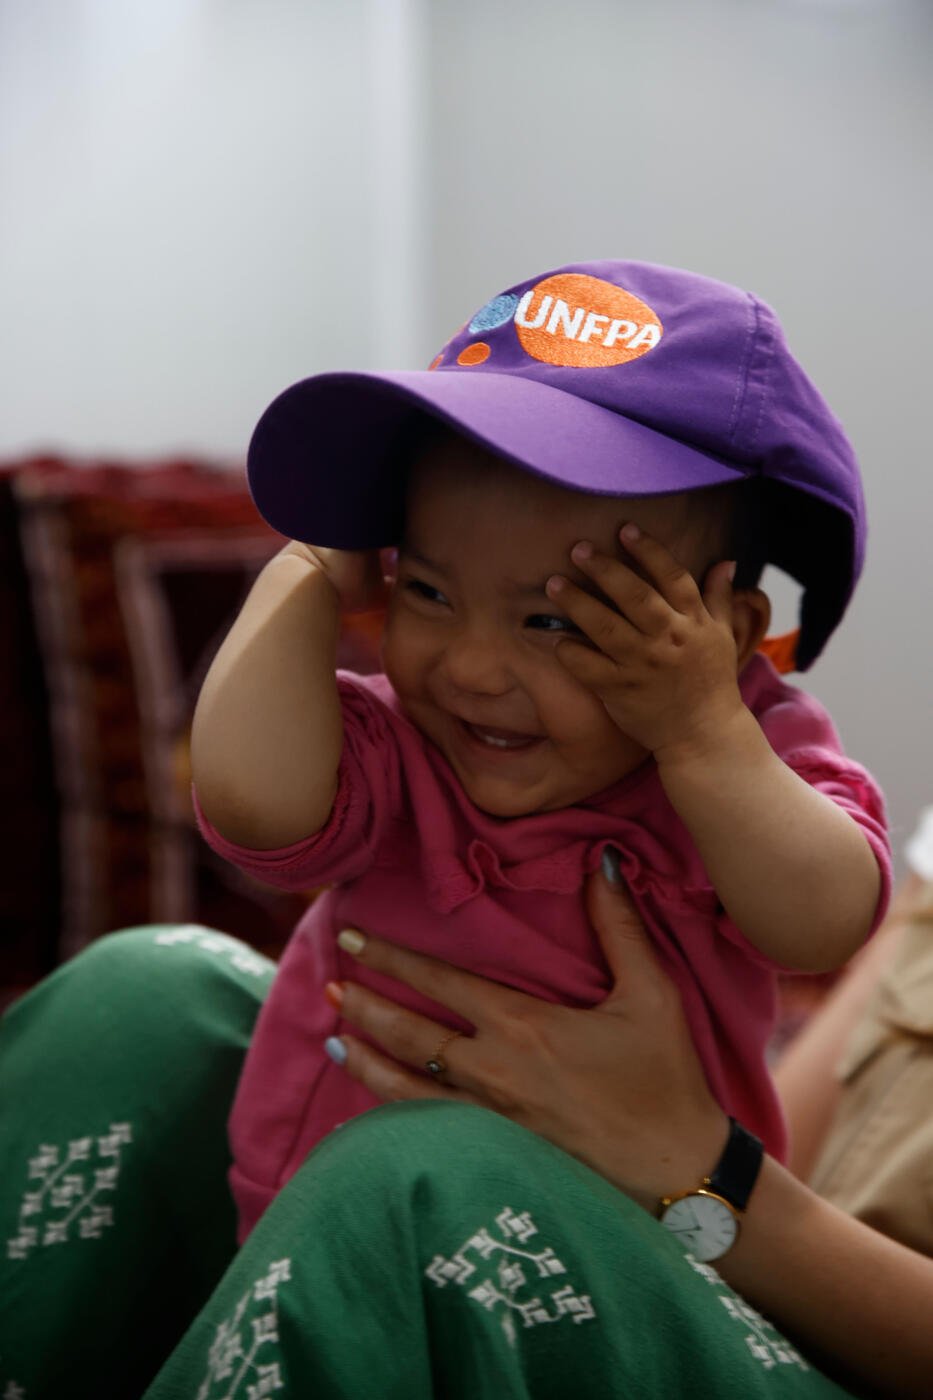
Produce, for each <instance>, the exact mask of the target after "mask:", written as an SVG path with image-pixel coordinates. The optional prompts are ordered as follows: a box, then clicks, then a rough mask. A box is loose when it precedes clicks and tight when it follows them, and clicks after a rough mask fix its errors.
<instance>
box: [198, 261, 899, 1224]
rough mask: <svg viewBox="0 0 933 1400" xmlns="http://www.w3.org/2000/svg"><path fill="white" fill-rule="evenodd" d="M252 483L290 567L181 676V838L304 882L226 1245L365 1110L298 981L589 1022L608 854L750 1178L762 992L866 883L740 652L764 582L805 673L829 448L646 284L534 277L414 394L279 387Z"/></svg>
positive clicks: (823, 733) (734, 310)
mask: <svg viewBox="0 0 933 1400" xmlns="http://www.w3.org/2000/svg"><path fill="white" fill-rule="evenodd" d="M249 472H250V483H251V489H252V491H253V494H254V497H255V500H256V502H257V505H258V507H259V509H260V510H261V511H262V513H263V514H264V515H265V517H266V518H267V519H268V520H269V521H270V522H271V523H272V524H273V525H274V526H275V527H276V528H278V529H279V530H281V531H282V532H283V533H285V534H287V535H288V536H290V537H292V538H293V541H294V542H293V543H291V544H289V545H287V546H286V548H285V549H284V550H283V551H282V552H281V553H280V554H279V555H277V556H276V558H275V559H273V560H272V561H271V562H270V564H269V565H267V567H266V568H265V570H264V571H263V573H262V575H261V576H260V578H259V579H258V580H257V583H256V585H255V587H254V588H253V591H252V593H251V594H250V597H249V598H248V599H247V602H246V603H245V605H244V607H243V610H242V612H241V614H240V616H239V618H238V619H237V621H236V622H235V624H234V626H233V628H232V630H231V632H230V634H229V636H228V637H227V639H226V641H225V642H224V645H223V646H222V648H221V650H220V652H219V653H218V656H217V658H216V660H215V662H214V665H213V667H212V668H211V671H210V673H209V675H208V677H207V680H206V681H205V685H204V688H203V691H202V694H201V697H200V700H199V704H198V711H197V714H196V717H195V726H194V733H193V761H194V775H195V784H196V794H197V795H196V801H197V803H198V813H199V819H200V820H201V823H202V827H203V830H204V832H205V834H206V836H207V839H208V840H209V841H210V842H211V843H212V845H213V846H214V847H215V849H216V850H218V851H220V852H222V853H223V854H224V855H226V856H228V857H229V858H230V859H231V860H234V861H235V862H237V864H239V865H240V866H241V867H242V868H243V869H244V870H246V871H248V872H249V873H250V874H253V875H255V876H257V877H258V878H260V879H262V880H265V881H268V882H270V883H274V884H278V885H280V886H282V887H284V888H287V889H310V888H312V887H314V886H319V885H325V884H326V885H329V886H330V888H329V889H328V890H327V891H326V892H325V893H324V894H323V895H321V896H320V897H319V898H318V899H317V900H316V901H315V902H314V904H313V905H312V907H311V908H310V909H309V911H308V913H307V915H306V916H305V917H304V919H303V920H302V921H301V923H300V924H299V926H298V928H297V930H296V932H295V934H294V936H293V938H292V939H291V941H290V943H289V946H288V948H287V950H286V952H285V955H284V957H283V960H282V964H281V967H280V969H279V972H278V974H277V976H276V979H275V982H274V984H273V988H272V991H271V993H270V996H269V999H268V1001H267V1003H266V1005H265V1007H264V1009H263V1011H262V1013H261V1015H260V1018H259V1022H258V1026H257V1030H256V1034H255V1037H254V1040H253V1043H252V1045H251V1048H250V1050H249V1053H248V1056H247V1060H246V1066H245V1069H244V1073H243V1076H242V1079H241V1082H240V1087H239V1091H238V1095H237V1099H236V1103H235V1106H234V1110H233V1115H232V1118H231V1143H232V1150H233V1157H234V1165H233V1168H232V1173H231V1182H232V1186H233V1190H234V1194H235V1196H236V1199H237V1203H238V1208H239V1212H240V1227H241V1236H242V1235H245V1234H246V1233H247V1232H248V1230H249V1229H250V1228H251V1226H252V1224H253V1223H254V1222H255V1220H256V1219H257V1217H258V1215H259V1214H260V1213H261V1211H262V1210H263V1209H264V1207H265V1206H266V1205H267V1204H268V1202H269V1201H270V1200H271V1199H272V1197H273V1196H274V1195H275V1193H276V1192H277V1191H278V1190H279V1189H280V1187H281V1186H282V1185H283V1184H284V1182H285V1181H286V1180H288V1178H289V1177H290V1176H291V1175H292V1174H293V1173H294V1171H296V1170H297V1168H298V1167H299V1166H300V1165H301V1163H302V1161H303V1160H304V1159H305V1157H306V1156H307V1153H308V1151H309V1149H310V1148H311V1147H312V1146H313V1145H314V1144H315V1143H316V1142H317V1141H318V1140H319V1139H320V1138H321V1137H322V1136H323V1135H324V1134H326V1133H327V1132H329V1131H330V1129H331V1128H333V1127H334V1126H335V1125H336V1124H338V1123H340V1122H341V1121H343V1120H344V1119H346V1118H348V1117H350V1116H352V1115H353V1114H355V1113H358V1112H360V1111H362V1110H363V1109H365V1108H368V1107H370V1106H372V1104H373V1103H374V1100H373V1099H372V1097H371V1096H370V1095H369V1093H368V1092H367V1091H366V1090H365V1089H364V1088H363V1087H362V1086H361V1085H360V1084H358V1083H355V1082H352V1081H350V1080H349V1078H348V1077H347V1076H346V1075H345V1073H344V1072H343V1071H342V1070H341V1069H340V1068H339V1067H338V1066H336V1065H334V1064H333V1063H331V1061H330V1060H329V1059H328V1058H327V1056H326V1054H325V1052H324V1043H325V1041H326V1040H327V1039H328V1037H330V1036H333V1035H338V1034H339V1033H340V1030H341V1022H340V1018H339V1012H338V1011H337V1010H336V1009H335V1008H334V1007H333V1006H332V1005H331V1004H330V1003H329V1002H328V1001H327V999H326V998H325V996H324V987H325V985H326V983H327V982H329V981H339V980H340V979H341V978H343V977H345V976H348V975H352V976H353V977H354V978H355V979H357V980H359V981H365V982H367V983H368V984H369V985H371V986H373V987H375V988H376V989H377V990H380V991H382V992H384V993H386V994H387V995H389V996H391V997H393V998H395V999H396V1000H398V1001H401V1002H403V1003H404V1004H406V1005H409V1006H412V1007H415V1008H416V1009H419V1010H422V1011H424V1012H425V1013H426V1014H428V1015H431V1016H434V1017H438V1016H439V1013H438V1011H437V1008H435V1007H434V1006H432V1005H431V1004H430V1003H428V1002H425V1001H424V999H419V998H418V996H417V995H416V994H415V993H413V992H412V991H411V990H410V989H407V988H405V989H402V988H399V987H398V986H396V985H394V984H389V985H387V984H386V983H385V981H384V980H381V979H380V978H379V977H378V975H377V974H375V973H373V972H371V971H370V970H368V969H367V968H366V967H365V966H363V965H360V964H358V963H355V962H352V963H351V960H349V959H347V958H346V955H345V954H343V953H342V952H341V950H340V949H339V948H338V946H337V943H336V934H337V933H338V932H339V930H340V929H341V928H344V927H346V926H356V927H359V928H361V929H364V930H367V931H369V932H371V933H377V934H379V935H380V936H382V937H385V938H390V939H394V940H396V941H398V942H400V943H403V944H405V945H407V946H409V947H411V948H415V949H420V950H424V951H427V952H431V953H433V954H435V955H437V956H440V957H444V958H447V959H448V960H449V961H451V962H454V963H457V964H459V965H460V966H463V967H467V968H469V969H471V970H473V971H476V972H478V973H482V974H484V975H486V976H491V977H494V978H496V979H498V980H499V981H502V982H505V983H508V984H510V985H513V986H515V987H518V988H520V989H523V990H526V991H529V992H532V993H535V994H537V995H539V996H543V997H547V998H550V999H552V1000H555V1001H562V1002H565V1003H567V1004H569V1005H575V1006H584V1005H591V1004H594V1003H596V1002H598V1001H599V1000H601V998H602V997H603V996H604V995H605V993H606V990H607V987H608V973H607V969H606V967H605V965H604V962H603V960H602V958H601V956H600V953H599V950H598V946H597V942H596V939H595V936H594V934H593V932H592V930H591V929H590V927H589V924H588V921H587V918H586V912H585V908H584V902H583V898H582V890H583V885H584V882H585V880H586V877H587V875H588V873H589V872H591V871H592V870H594V869H595V868H596V866H597V865H598V864H599V861H600V859H601V857H602V854H603V851H604V850H605V849H606V848H607V847H612V848H613V849H614V850H615V851H616V852H617V853H618V858H619V861H620V865H621V871H622V874H623V877H624V879H625V881H626V884H627V886H628V888H629V890H630V891H631V894H632V896H633V898H634V900H635V902H636V904H637V906H638V908H639V911H640V913H641V915H642V917H643V918H644V920H645V923H646V925H647V927H648V929H649V930H650V932H651V934H652V936H653V938H654V940H655V943H656V947H657V951H658V955H659V957H660V959H661V961H662V963H663V965H664V966H665V968H666V970H667V971H668V972H669V973H670V975H671V976H672V977H673V978H674V979H675V981H676V982H677V984H678V987H679V989H680V992H681V995H682V997H683V1001H684V1006H685V1009H686V1014H687V1017H688V1019H689V1022H690V1026H691V1030H692V1033H693V1035H694V1038H695V1040H696V1044H697V1047H698V1049H699V1051H700V1054H701V1056H702V1059H703V1063H704V1067H705V1070H706V1074H707V1077H708V1079H709V1082H710V1085H711V1087H712V1089H713V1092H714V1093H715V1094H716V1096H717V1097H718V1099H719V1101H720V1102H721V1104H722V1105H723V1107H724V1108H725V1109H726V1111H727V1112H728V1113H730V1114H732V1115H733V1116H735V1117H736V1118H738V1119H739V1120H741V1122H742V1123H743V1124H744V1125H745V1126H746V1127H747V1128H748V1129H750V1130H751V1131H753V1132H754V1133H756V1134H757V1135H758V1136H760V1137H761V1138H762V1139H763V1140H764V1143H765V1146H766V1147H767V1149H768V1150H769V1151H770V1152H772V1153H774V1154H776V1155H778V1156H780V1155H781V1154H782V1152H783V1149H784V1135H783V1126H782V1120H781V1115H780V1110H779V1107H778V1103H777V1099H776V1096H775V1093H774V1090H773V1088H772V1085H771V1082H770V1078H769V1075H768V1072H767V1069H766V1065H765V1048H766V1044H767V1041H768V1038H769V1034H770V1032H771V1029H772V1026H773V1019H774V1011H775V974H776V970H777V969H779V968H797V969H802V970H820V969H828V968H833V967H837V966H838V965H839V964H840V963H842V962H844V961H845V959H846V958H848V957H849V955H850V954H851V953H853V952H854V951H855V950H856V949H857V948H858V947H859V946H860V945H861V944H862V943H863V942H864V940H865V939H866V937H867V936H868V935H869V933H870V932H871V931H872V930H873V929H874V927H875V926H876V925H877V923H878V921H879V919H880V917H881V915H882V913H883V911H884V907H885V904H886V900H887V895H888V888H889V879H890V870H889V856H888V849H887V844H886V838H885V830H884V813H883V804H882V799H881V796H880V794H879V792H878V790H877V788H876V786H875V784H874V783H873V781H872V779H871V778H870V777H869V775H868V774H867V773H866V772H865V771H864V769H862V768H861V767H859V766H858V765H857V764H855V763H854V762H852V761H851V760H850V759H848V758H847V757H846V755H845V754H844V753H843V752H842V749H841V746H840V743H839V740H838V738H837V736H836V733H835V731H834V729H833V726H832V724H831V722H830V720H829V718H828V717H827V715H826V714H825V712H824V711H823V710H822V709H821V707H820V706H819V705H818V704H817V703H816V702H815V701H814V700H812V699H811V698H809V697H808V696H806V695H805V694H804V693H803V692H802V691H800V690H798V689H795V688H792V687H790V686H788V685H787V684H785V683H784V682H783V681H781V679H780V678H779V676H778V674H777V672H776V671H775V669H774V668H773V667H772V665H771V663H770V662H769V661H768V660H767V659H766V658H765V657H764V656H763V655H762V654H761V652H760V651H759V647H760V645H761V643H762V641H763V639H764V636H765V632H766V630H767V627H768V623H769V620H770V609H769V604H768V600H767V598H766V596H765V594H764V593H763V592H762V591H761V589H760V588H759V586H758V584H759V578H760V574H761V570H762V568H763V566H764V565H765V563H768V562H770V563H773V564H776V565H778V566H779V567H781V568H783V569H784V570H785V571H786V572H788V573H789V574H791V575H792V576H793V577H795V578H796V579H797V580H798V581H799V582H800V584H801V585H802V589H803V592H802V603H801V626H800V629H799V634H798V636H797V641H796V651H795V664H796V665H797V667H798V668H799V669H804V668H806V667H807V666H809V665H810V663H811V662H812V661H813V660H814V659H815V658H816V656H817V655H818V654H819V652H820V650H821V649H822V647H823V645H824V643H825V642H826V640H827V638H828V637H829V635H830V634H831V632H832V631H833V629H834V628H835V626H836V625H837V623H838V622H839V620H840V618H841V616H842V614H843V612H844V610H845V607H846V605H847V603H848V600H849V598H850V596H851V593H852V590H853V588H854V585H855V582H856V580H857V577H858V574H859V572H860V569H861V564H862V557H863V551H864V508H863V502H862V494H861V488H860V484H859V477H858V470H857V466H856V464H855V461H854V458H853V455H852V451H851V448H850V446H849V444H848V442H847V440H846V438H845V436H844V435H843V433H842V430H841V428H840V427H839V425H838V423H837V422H836V420H835V419H834V418H833V416H832V415H831V413H830V411H829V410H828V408H827V407H826V405H825V403H824V402H823V400H822V399H821V398H820V396H819V395H818V393H817V391H816V390H815V389H814V387H813V386H812V384H811V383H810V381H809V380H808V379H807V377H806V376H805V375H804V373H803V371H802V370H801V368H800V367H799V365H798V364H797V363H796V361H795V360H794V359H793V358H792V356H791V354H790V352H789V350H788V348H787V346H786V343H785V340H784V337H783V334H782V332H781V330H780V327H779V326H778V324H777V322H776V320H775V317H774V315H773V313H772V312H771V311H770V310H769V309H768V308H767V307H766V306H764V305H763V304H762V303H760V302H759V301H757V300H756V299H755V298H753V297H751V296H749V295H747V294H746V293H743V292H741V291H738V290H736V289H735V288H732V287H728V286H725V285H723V284H721V283H718V282H714V281H711V280H709V279H706V278H703V277H699V276H696V275H693V274H690V273H687V272H683V271H678V270H675V269H672V268H663V267H657V266H651V265H647V264H641V263H634V262H602V263H590V264H577V265H574V266H571V267H566V268H562V269H559V270H558V271H556V272H554V273H550V274H546V275H544V276H541V277H536V278H532V279H530V280H529V281H527V282H523V283H521V284H520V285H518V286H516V287H514V288H513V289H511V290H510V291H508V292H505V293H502V294H501V295H499V296H496V297H495V298H494V299H493V300H492V301H490V302H488V303H487V304H486V305H485V306H484V307H483V308H482V309H481V310H480V311H478V312H477V313H476V315H475V316H474V317H473V318H472V320H471V321H470V322H469V324H468V325H467V326H465V327H464V328H463V329H462V330H461V331H460V332H458V334H457V335H455V336H454V338H453V340H451V341H450V343H449V344H448V345H447V346H445V348H444V349H443V350H442V351H441V353H440V354H439V355H438V356H437V358H436V359H435V360H434V362H433V364H432V366H431V370H430V372H429V371H420V372H408V373H396V374H325V375H318V376H316V377H314V378H312V379H308V380H305V381H303V382H301V383H299V384H296V385H294V386H293V387H292V388H291V389H288V390H287V391H286V392H285V393H284V394H282V395H281V396H280V397H279V398H278V399H277V400H276V401H275V402H274V403H273V404H272V405H271V407H270V408H269V409H268V410H267V411H266V413H265V414H264V415H263V417H262V419H261V421H260V423H259V425H258V427H257V429H256V432H255V434H254V437H253V441H252V443H251V446H250V455H249ZM297 541H307V542H308V543H298V542H297ZM390 546H393V547H396V548H397V565H396V570H395V576H394V578H393V579H392V580H391V583H390V585H389V587H388V591H387V594H386V590H385V585H384V582H383V577H382V568H381V560H380V554H379V550H380V549H382V548H387V547H390ZM383 601H384V602H385V605H386V618H385V628H384V637H383V653H382V659H383V673H382V674H379V675H376V676H356V675H351V674H348V673H337V674H336V675H335V651H336V643H337V635H338V627H339V616H340V612H341V609H342V608H343V609H346V608H350V609H352V608H367V607H372V606H374V605H375V604H381V603H382V602H383ZM441 1019H443V1018H441ZM447 1019H448V1020H450V1017H449V1015H448V1016H447ZM457 1028H458V1029H465V1027H462V1026H459V1027H457ZM619 1073H620V1074H625V1073H626V1066H625V1065H620V1066H619Z"/></svg>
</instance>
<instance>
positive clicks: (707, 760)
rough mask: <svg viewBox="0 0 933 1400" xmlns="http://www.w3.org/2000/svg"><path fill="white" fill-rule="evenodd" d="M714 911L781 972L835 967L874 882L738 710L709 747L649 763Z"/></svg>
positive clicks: (846, 836)
mask: <svg viewBox="0 0 933 1400" xmlns="http://www.w3.org/2000/svg"><path fill="white" fill-rule="evenodd" d="M658 768H659V772H660V776H661V781H662V782H663V784H664V788H665V791H666V792H667V795H668V797H669V798H670V801H671V803H672V805H673V806H674V808H675V810H676V811H677V813H678V815H679V816H680V818H681V820H682V821H683V822H684V823H685V825H686V826H687V827H688V829H689V831H690V833H691V835H692V836H693V839H694V841H695V843H696V846H697V849H698V850H699V852H700V855H701V857H702V858H703V862H704V864H705V866H706V869H707V871H708V873H709V877H710V880H711V882H712V884H713V887H714V888H715V890H716V893H717V894H718V895H719V898H720V899H721V901H722V903H723V906H724V907H725V909H726V911H727V913H728V914H729V916H730V917H731V919H732V920H733V922H734V923H735V924H736V925H737V926H738V927H739V928H740V929H741V931H742V933H743V934H744V935H745V936H746V938H748V939H749V940H750V941H751V942H752V943H754V944H755V946H756V947H757V948H759V949H760V950H761V951H762V952H763V953H765V954H766V955H767V956H768V957H770V958H773V959H775V960H776V961H777V962H780V963H782V964H784V965H785V966H788V967H795V968H799V969H801V970H806V971H816V972H819V971H825V970H827V969H829V968H833V967H838V966H839V965H840V964H841V963H843V962H845V961H846V959H847V958H849V957H850V956H851V955H852V954H853V953H854V952H855V951H856V950H857V949H858V948H859V947H860V946H861V945H862V943H863V942H864V941H865V939H866V938H867V936H868V933H869V931H870V929H871V926H872V923H873V922H874V917H875V911H876V908H877V904H878V896H879V893H880V888H881V874H880V871H879V868H878V863H877V860H876V859H875V855H874V853H873V851H872V849H871V846H870V845H869V843H868V840H867V839H866V837H865V835H864V833H863V832H862V830H861V829H860V827H859V826H858V824H857V823H856V822H855V821H853V819H852V818H851V817H850V816H849V814H848V813H847V812H845V811H844V810H843V809H842V808H841V807H839V806H837V805H836V803H835V802H833V801H832V799H831V798H829V797H826V796H825V795H824V794H823V793H821V792H817V791H816V790H815V789H814V788H812V787H810V785H809V784H808V783H807V782H806V781H805V780H804V779H803V778H801V777H800V776H799V774H797V773H795V772H794V771H793V769H791V768H789V767H788V766H787V764H786V763H784V762H783V760H782V759H780V758H779V757H778V755H777V754H776V753H775V752H774V750H773V749H772V748H771V746H770V744H769V743H768V740H767V739H766V737H765V735H764V734H763V732H762V730H761V727H760V726H759V724H758V721H757V720H756V719H755V717H754V715H753V714H752V713H751V712H750V711H749V710H748V709H746V708H745V706H744V705H743V706H742V707H741V708H740V709H738V710H737V711H736V713H735V716H734V720H733V722H732V723H731V724H729V725H727V726H725V727H724V728H723V729H722V730H721V731H720V732H719V733H718V734H717V735H716V736H715V741H713V742H710V743H707V744H701V745H700V746H698V747H691V746H690V745H687V746H685V747H683V748H680V749H678V748H676V747H675V748H673V749H671V750H669V751H668V752H666V753H665V754H664V755H662V757H661V759H660V761H659V764H658Z"/></svg>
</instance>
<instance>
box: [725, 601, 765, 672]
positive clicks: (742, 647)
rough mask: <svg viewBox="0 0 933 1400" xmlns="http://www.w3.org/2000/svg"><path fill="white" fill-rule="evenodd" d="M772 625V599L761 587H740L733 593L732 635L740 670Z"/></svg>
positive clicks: (753, 653)
mask: <svg viewBox="0 0 933 1400" xmlns="http://www.w3.org/2000/svg"><path fill="white" fill-rule="evenodd" d="M770 626H771V599H770V598H769V597H768V595H767V593H765V592H764V590H763V589H761V588H738V589H736V591H735V592H734V593H733V595H732V635H733V637H735V646H736V651H737V652H738V667H739V671H741V670H742V668H743V667H744V666H745V663H746V662H747V661H749V660H750V659H751V658H752V657H753V656H754V655H755V652H756V651H757V650H758V648H759V647H760V646H761V643H762V642H763V641H764V638H765V636H766V634H767V631H768V628H769V627H770Z"/></svg>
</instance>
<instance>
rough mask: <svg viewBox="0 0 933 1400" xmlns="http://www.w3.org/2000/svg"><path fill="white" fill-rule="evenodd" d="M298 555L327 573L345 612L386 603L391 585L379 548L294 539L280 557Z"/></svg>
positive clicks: (358, 610)
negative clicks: (338, 546)
mask: <svg viewBox="0 0 933 1400" xmlns="http://www.w3.org/2000/svg"><path fill="white" fill-rule="evenodd" d="M282 555H284V556H288V555H296V556H297V557H298V558H299V559H305V560H307V562H308V563H309V564H313V565H314V567H315V568H316V569H319V570H320V571H321V573H323V574H326V575H327V577H328V578H329V579H330V582H331V584H332V585H333V587H334V591H335V592H336V594H337V598H338V600H339V602H340V608H341V611H342V612H375V611H376V610H377V609H379V608H381V607H383V606H384V604H385V600H386V595H387V588H386V582H385V579H384V578H383V573H382V557H381V555H380V553H379V550H378V549H327V548H325V546H323V545H318V544H305V543H303V542H302V541H301V540H291V541H290V543H289V544H287V545H286V546H285V548H284V549H282V550H281V551H280V557H281V556H282Z"/></svg>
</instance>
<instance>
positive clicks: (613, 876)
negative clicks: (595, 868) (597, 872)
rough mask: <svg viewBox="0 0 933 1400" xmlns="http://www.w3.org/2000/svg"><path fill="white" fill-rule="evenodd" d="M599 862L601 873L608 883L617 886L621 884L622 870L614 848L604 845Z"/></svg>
mask: <svg viewBox="0 0 933 1400" xmlns="http://www.w3.org/2000/svg"><path fill="white" fill-rule="evenodd" d="M600 864H601V866H602V871H603V874H604V875H605V877H606V879H607V880H608V881H609V883H610V885H616V886H618V885H621V884H622V871H621V869H620V868H619V852H618V851H616V850H614V849H613V847H612V846H604V847H603V855H602V860H601V862H600Z"/></svg>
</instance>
